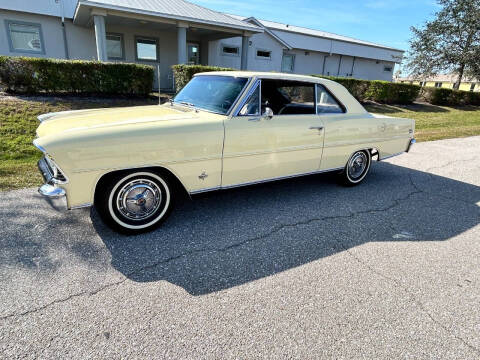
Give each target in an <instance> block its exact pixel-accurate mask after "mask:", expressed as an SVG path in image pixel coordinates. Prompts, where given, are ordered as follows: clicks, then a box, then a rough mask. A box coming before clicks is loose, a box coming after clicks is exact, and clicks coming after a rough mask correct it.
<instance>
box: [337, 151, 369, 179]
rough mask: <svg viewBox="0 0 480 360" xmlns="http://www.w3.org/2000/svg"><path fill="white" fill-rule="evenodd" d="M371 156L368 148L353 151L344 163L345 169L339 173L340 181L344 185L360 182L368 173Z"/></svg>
mask: <svg viewBox="0 0 480 360" xmlns="http://www.w3.org/2000/svg"><path fill="white" fill-rule="evenodd" d="M371 163H372V156H371V154H370V151H368V150H360V151H357V152H355V153H354V154H353V155H352V156H351V157H350V159H349V160H348V162H347V165H345V169H343V171H342V172H341V173H340V174H339V180H340V182H341V183H342V184H343V185H345V186H355V185H358V184H360V183H361V182H362V181H363V179H365V177H366V176H367V174H368V171H369V170H370V165H371Z"/></svg>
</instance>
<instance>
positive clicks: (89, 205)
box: [68, 203, 93, 210]
mask: <svg viewBox="0 0 480 360" xmlns="http://www.w3.org/2000/svg"><path fill="white" fill-rule="evenodd" d="M91 206H93V204H91V203H87V204H82V205H77V206H72V207H70V208H68V210H77V209H83V208H87V207H91Z"/></svg>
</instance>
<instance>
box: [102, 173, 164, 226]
mask: <svg viewBox="0 0 480 360" xmlns="http://www.w3.org/2000/svg"><path fill="white" fill-rule="evenodd" d="M137 176H148V177H151V178H154V179H156V180H157V181H158V182H159V183H160V184H161V186H162V191H163V192H164V197H163V202H164V206H163V208H162V209H161V211H160V213H159V214H158V216H157V217H155V218H154V219H153V220H152V221H149V222H148V223H146V224H141V225H133V224H128V223H126V222H124V221H122V220H120V219H119V217H118V216H117V215H116V214H115V211H114V209H113V206H112V204H113V203H114V200H113V198H114V194H115V193H116V191H117V189H118V188H119V187H120V185H121V184H122V183H123V182H125V181H126V180H128V179H131V178H132V177H137ZM170 201H171V195H170V189H169V187H168V185H167V183H166V182H165V181H164V180H163V179H162V178H161V177H160V176H158V175H155V174H153V173H150V172H138V173H133V174H130V175H128V176H125V177H124V178H123V179H121V180H119V181H118V182H117V183H116V184H115V186H114V187H113V189H112V191H111V192H110V195H109V198H108V210H109V212H110V215H111V216H112V218H113V220H115V222H117V223H118V224H119V225H121V226H123V227H125V228H127V229H133V230H141V229H144V228H147V227H149V226H151V225H153V224H155V223H156V222H158V221H160V220H161V219H162V218H163V217H164V216H165V214H166V212H167V210H168V208H169V206H170ZM159 210H160V209H158V211H159Z"/></svg>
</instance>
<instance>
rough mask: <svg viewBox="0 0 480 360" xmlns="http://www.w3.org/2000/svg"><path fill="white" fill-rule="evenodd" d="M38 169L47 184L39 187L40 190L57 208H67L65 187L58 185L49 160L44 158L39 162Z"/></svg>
mask: <svg viewBox="0 0 480 360" xmlns="http://www.w3.org/2000/svg"><path fill="white" fill-rule="evenodd" d="M37 165H38V169H39V170H40V173H41V174H42V176H43V179H44V181H45V184H43V185H42V186H40V187H39V188H38V192H39V193H40V194H41V195H42V196H44V197H46V198H47V199H48V200H49V202H50V205H51V206H52V207H53V208H55V209H57V210H64V209H66V208H67V197H66V192H65V190H64V189H62V188H61V187H59V186H58V184H57V183H56V180H55V178H54V175H53V173H52V171H51V168H50V167H49V166H48V163H47V160H46V159H45V158H42V159H40V160H39V161H38V163H37Z"/></svg>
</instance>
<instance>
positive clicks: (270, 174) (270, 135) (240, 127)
mask: <svg viewBox="0 0 480 360" xmlns="http://www.w3.org/2000/svg"><path fill="white" fill-rule="evenodd" d="M314 94H315V85H314V84H310V83H300V82H291V81H285V80H273V79H262V80H257V81H256V82H255V83H254V84H253V85H252V87H251V88H250V91H249V92H248V94H247V96H246V97H245V101H244V102H242V103H241V104H240V106H239V107H238V109H237V114H235V116H232V117H231V118H230V119H228V120H226V121H225V143H224V152H223V173H222V186H223V187H228V186H234V185H239V184H245V183H250V182H257V181H262V180H268V179H275V178H281V177H288V176H293V175H298V174H304V173H310V172H314V171H317V170H319V167H320V161H321V158H322V151H323V136H324V132H323V121H322V119H321V117H319V116H317V114H316V110H315V97H314ZM270 111H271V113H270Z"/></svg>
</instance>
